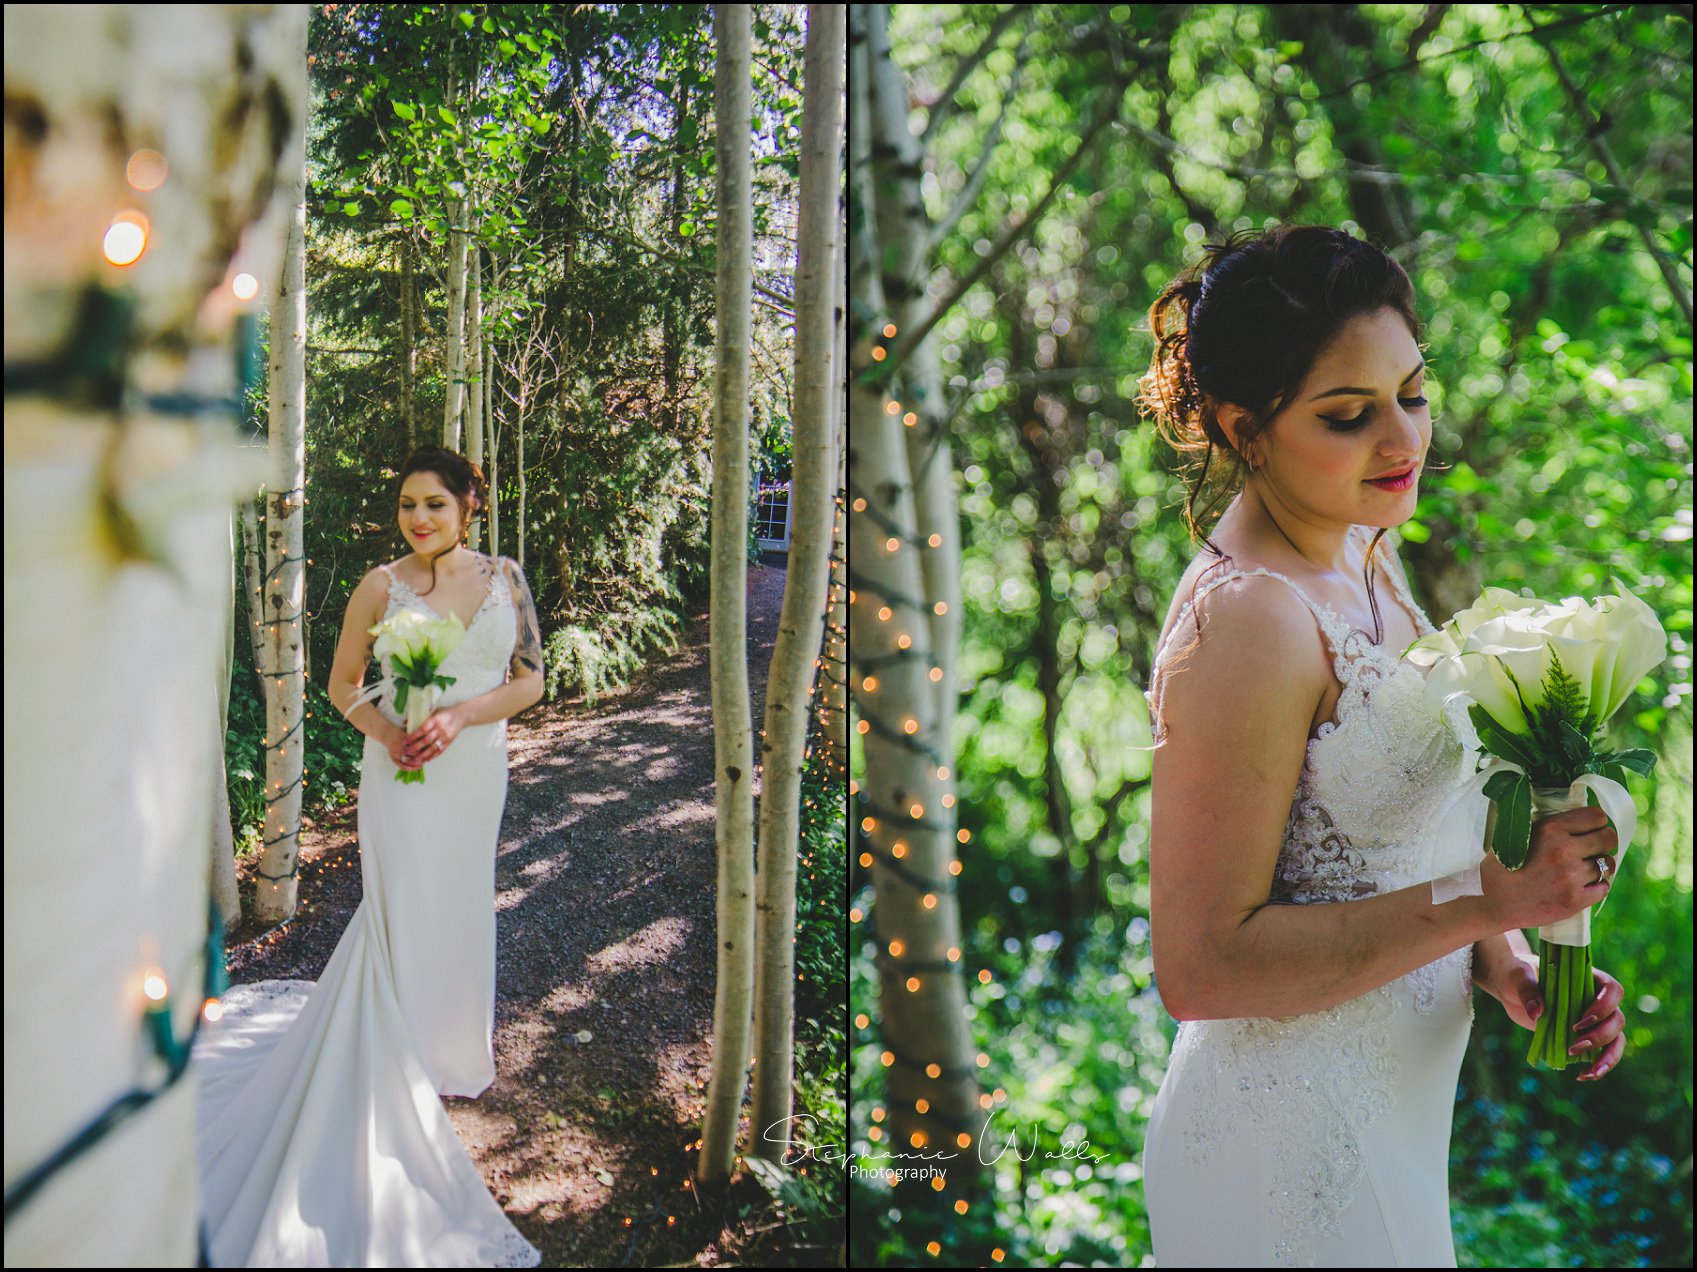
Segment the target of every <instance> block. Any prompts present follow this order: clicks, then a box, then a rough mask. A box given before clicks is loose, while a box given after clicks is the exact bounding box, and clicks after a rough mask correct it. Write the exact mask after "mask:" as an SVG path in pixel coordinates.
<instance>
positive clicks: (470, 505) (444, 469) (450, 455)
mask: <svg viewBox="0 0 1697 1272" xmlns="http://www.w3.org/2000/svg"><path fill="white" fill-rule="evenodd" d="M422 472H428V473H434V474H436V476H437V477H438V478H440V479H441V481H442V484H443V485H444V486H446V487H447V488H448V493H449V494H451V495H453V497H454V500H455V502H456V503H458V504H459V506H460V543H464V542H466V540H467V539H468V538H469V537H470V535H471V523H472V519H473V518H475V517H478V516H481V515H482V513H483V510H484V509H485V508H487V507H488V506H489V482H488V480H487V479H485V477H484V476H483V470H482V469H481V468H479V467H478V466H477V465H476V464H474V463H472V462H471V461H470V460H469V459H467V458H466V457H465V456H464V455H462V454H460V453H459V452H458V451H453V450H449V449H448V448H447V447H445V446H420V447H418V448H417V449H416V450H414V451H413V453H412V454H410V455H408V456H407V460H406V463H404V464H402V465H401V472H400V475H399V476H398V477H397V478H396V479H395V515H396V519H397V520H399V518H400V509H401V487H402V486H404V485H406V481H407V478H408V477H410V476H412V475H413V474H414V473H422ZM454 546H455V547H458V546H459V544H455V545H454ZM451 551H453V548H443V549H442V551H441V552H438V553H436V554H435V556H432V557H430V558H428V560H429V561H430V586H429V587H428V588H426V589H425V590H426V591H427V592H430V591H435V589H436V561H437V558H438V557H441V556H443V555H444V554H446V553H448V552H451Z"/></svg>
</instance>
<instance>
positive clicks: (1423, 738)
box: [1147, 568, 1477, 905]
mask: <svg viewBox="0 0 1697 1272" xmlns="http://www.w3.org/2000/svg"><path fill="white" fill-rule="evenodd" d="M1386 573H1388V574H1390V576H1391V583H1392V587H1393V589H1394V591H1395V593H1396V596H1397V599H1398V600H1400V601H1401V602H1402V604H1403V605H1404V606H1406V607H1407V610H1408V613H1409V616H1410V617H1411V618H1413V619H1414V623H1415V627H1416V630H1418V631H1419V632H1420V633H1421V634H1422V635H1425V634H1428V633H1430V632H1432V631H1433V630H1435V629H1434V628H1433V626H1432V623H1431V621H1430V620H1429V619H1427V617H1426V615H1425V613H1424V612H1423V611H1422V610H1421V609H1420V607H1419V606H1418V605H1416V604H1415V603H1414V598H1413V597H1412V596H1410V595H1409V593H1408V590H1407V588H1406V586H1405V585H1404V582H1403V580H1402V578H1401V577H1400V576H1399V575H1398V574H1397V573H1396V572H1395V571H1387V572H1386ZM1257 575H1263V576H1266V577H1268V578H1274V579H1278V580H1279V581H1281V582H1282V583H1284V584H1286V585H1287V586H1289V587H1290V588H1291V589H1292V590H1293V591H1295V593H1296V594H1297V595H1298V596H1299V597H1301V598H1302V600H1303V603H1304V604H1306V605H1307V606H1308V608H1309V609H1310V610H1311V611H1312V612H1313V614H1314V617H1315V620H1316V621H1317V622H1318V624H1319V627H1320V631H1321V633H1322V635H1323V637H1324V639H1325V642H1326V646H1327V649H1328V650H1329V651H1330V653H1331V655H1332V673H1333V675H1335V676H1336V677H1337V680H1338V683H1339V685H1341V686H1342V690H1343V692H1342V693H1341V694H1340V696H1339V697H1338V703H1337V708H1336V711H1335V712H1334V718H1333V719H1332V720H1330V721H1328V722H1327V723H1325V724H1322V725H1321V726H1320V728H1319V732H1318V736H1316V737H1314V738H1311V739H1310V740H1309V742H1308V749H1307V755H1306V757H1305V758H1304V760H1303V765H1302V771H1301V773H1300V775H1299V777H1298V779H1297V785H1296V791H1295V794H1294V795H1293V797H1292V799H1291V808H1290V816H1289V819H1288V821H1287V822H1286V825H1285V835H1284V843H1283V846H1282V847H1281V849H1280V851H1279V859H1278V866H1277V868H1276V870H1275V873H1274V878H1273V887H1272V893H1271V898H1270V899H1271V901H1272V902H1273V903H1274V904H1298V905H1300V904H1306V903H1308V902H1312V901H1347V900H1351V899H1354V898H1358V897H1366V896H1374V895H1376V894H1378V893H1380V892H1387V891H1395V890H1397V889H1398V888H1405V887H1407V886H1409V884H1411V883H1415V882H1420V881H1423V880H1425V879H1427V878H1429V877H1430V875H1429V874H1428V873H1422V871H1423V869H1424V868H1425V866H1426V865H1427V863H1426V861H1425V860H1423V856H1424V849H1425V848H1426V846H1427V845H1426V844H1425V842H1424V837H1425V835H1426V833H1427V832H1429V831H1430V830H1431V828H1432V826H1433V823H1434V821H1435V819H1436V817H1437V815H1438V812H1439V811H1440V809H1441V808H1442V807H1443V805H1444V802H1445V801H1446V800H1447V799H1448V797H1449V795H1450V794H1451V793H1452V792H1453V790H1454V789H1455V787H1456V785H1458V784H1459V783H1461V782H1463V781H1465V780H1466V779H1467V778H1468V777H1469V776H1471V774H1472V773H1473V772H1474V771H1475V769H1476V768H1477V765H1476V764H1470V763H1469V762H1468V761H1469V758H1470V757H1469V755H1468V753H1467V752H1466V751H1465V750H1464V749H1463V747H1462V744H1461V742H1460V741H1459V740H1458V737H1457V733H1456V729H1455V727H1454V722H1453V721H1451V722H1450V723H1448V724H1440V723H1439V722H1438V721H1436V720H1434V719H1433V718H1432V715H1431V712H1430V710H1429V709H1428V708H1427V706H1426V703H1425V697H1424V695H1425V680H1424V676H1423V673H1422V671H1421V670H1420V669H1419V668H1418V667H1416V666H1414V665H1413V664H1412V663H1409V662H1404V661H1401V660H1400V659H1399V658H1398V656H1397V653H1396V652H1395V651H1392V650H1389V649H1386V648H1385V647H1384V646H1383V645H1375V644H1373V642H1372V640H1371V639H1370V637H1369V635H1368V633H1366V632H1363V631H1361V630H1359V629H1357V628H1355V627H1354V626H1352V625H1351V624H1350V623H1349V622H1348V621H1347V620H1346V619H1344V618H1343V617H1341V616H1340V615H1339V614H1338V613H1337V611H1336V610H1334V609H1333V608H1332V607H1331V606H1330V605H1326V604H1323V603H1321V602H1319V601H1316V600H1314V599H1313V598H1312V597H1310V596H1309V595H1308V593H1307V592H1306V591H1304V590H1303V589H1302V588H1301V587H1299V586H1298V585H1297V584H1296V583H1294V582H1293V581H1292V580H1290V579H1289V578H1287V577H1286V576H1284V575H1283V574H1278V573H1276V572H1274V571H1272V570H1268V569H1264V568H1262V569H1254V570H1232V571H1230V572H1229V573H1226V574H1224V575H1222V576H1220V577H1218V578H1215V579H1210V580H1209V581H1208V583H1207V585H1206V586H1205V587H1203V588H1202V589H1201V590H1200V591H1199V593H1198V595H1197V597H1196V598H1195V599H1196V600H1197V601H1200V600H1201V599H1202V598H1203V597H1205V596H1207V594H1208V593H1209V592H1211V591H1213V590H1214V589H1215V588H1216V587H1220V586H1223V585H1224V584H1226V583H1229V582H1231V581H1232V580H1233V579H1240V578H1249V577H1254V576H1257ZM1192 606H1193V602H1192V601H1188V600H1187V601H1186V602H1185V603H1184V606H1183V608H1182V609H1181V610H1180V611H1179V613H1178V617H1177V619H1176V620H1175V621H1174V623H1173V625H1172V628H1171V630H1170V631H1169V632H1168V634H1167V635H1168V639H1167V640H1166V641H1163V642H1162V645H1161V647H1160V648H1159V649H1158V650H1157V651H1156V654H1155V663H1154V667H1155V670H1154V672H1153V673H1152V674H1151V676H1150V680H1151V682H1152V687H1151V689H1150V690H1149V693H1148V695H1147V697H1148V701H1149V705H1150V718H1151V719H1153V720H1156V721H1157V722H1159V720H1160V712H1159V708H1160V688H1161V686H1160V681H1159V678H1158V673H1159V670H1160V666H1161V661H1162V659H1163V658H1164V657H1165V655H1166V653H1167V649H1168V647H1169V645H1170V644H1171V641H1172V638H1173V637H1174V636H1176V635H1177V634H1178V633H1179V632H1180V630H1181V629H1183V628H1184V627H1185V626H1186V624H1187V622H1188V621H1189V619H1190V615H1191V611H1192ZM1164 735H1165V730H1164V728H1163V727H1161V726H1160V724H1159V723H1157V730H1156V738H1157V741H1159V740H1160V739H1161V738H1162V737H1164Z"/></svg>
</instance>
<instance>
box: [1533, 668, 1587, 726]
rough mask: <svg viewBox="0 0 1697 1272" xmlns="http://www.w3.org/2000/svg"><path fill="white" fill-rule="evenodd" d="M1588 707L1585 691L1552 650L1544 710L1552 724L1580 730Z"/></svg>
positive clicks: (1545, 680) (1545, 676)
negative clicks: (1557, 723)
mask: <svg viewBox="0 0 1697 1272" xmlns="http://www.w3.org/2000/svg"><path fill="white" fill-rule="evenodd" d="M1588 705H1589V704H1588V703H1587V702H1586V700H1585V690H1584V689H1583V688H1581V687H1580V684H1579V682H1578V681H1577V680H1575V679H1574V678H1573V677H1572V676H1570V675H1569V674H1568V671H1567V668H1566V667H1564V666H1562V662H1561V658H1560V657H1559V656H1558V655H1557V654H1556V651H1555V650H1553V649H1552V650H1550V666H1549V670H1547V671H1546V672H1545V673H1544V706H1543V710H1544V711H1545V712H1546V713H1547V714H1548V715H1549V716H1550V718H1551V723H1552V724H1554V723H1555V722H1556V721H1560V722H1562V723H1564V724H1567V725H1568V726H1569V727H1571V728H1573V729H1575V730H1578V729H1579V728H1580V726H1581V724H1582V722H1583V721H1584V719H1585V716H1586V708H1587V707H1588ZM1586 736H1590V735H1589V734H1587V735H1586Z"/></svg>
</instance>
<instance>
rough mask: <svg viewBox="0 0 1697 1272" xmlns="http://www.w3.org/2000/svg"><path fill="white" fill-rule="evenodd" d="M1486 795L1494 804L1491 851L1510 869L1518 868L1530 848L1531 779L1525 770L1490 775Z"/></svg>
mask: <svg viewBox="0 0 1697 1272" xmlns="http://www.w3.org/2000/svg"><path fill="white" fill-rule="evenodd" d="M1485 796H1486V798H1487V799H1490V800H1493V801H1494V802H1495V803H1496V805H1497V809H1496V814H1497V815H1496V828H1495V830H1493V831H1492V833H1491V851H1492V852H1493V853H1495V854H1496V857H1497V860H1498V861H1500V862H1502V863H1503V865H1505V866H1507V867H1508V868H1509V869H1510V870H1518V869H1520V867H1521V866H1523V865H1525V864H1526V854H1527V852H1528V851H1529V850H1530V848H1531V834H1532V782H1531V779H1529V778H1528V777H1527V776H1526V774H1524V773H1496V774H1493V775H1492V776H1491V778H1490V780H1489V781H1487V782H1486V783H1485Z"/></svg>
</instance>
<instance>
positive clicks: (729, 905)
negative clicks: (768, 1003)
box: [696, 4, 754, 1185]
mask: <svg viewBox="0 0 1697 1272" xmlns="http://www.w3.org/2000/svg"><path fill="white" fill-rule="evenodd" d="M750 21H751V19H750V14H749V8H748V6H747V5H743V4H716V5H714V6H713V39H714V45H715V51H716V53H717V62H716V63H715V66H714V72H713V93H714V118H715V120H716V121H717V134H718V135H717V137H716V139H715V150H716V157H717V164H718V166H717V174H718V176H717V185H718V191H717V196H718V215H719V242H718V264H717V270H716V275H717V276H716V278H715V280H714V310H715V314H716V318H717V324H718V340H717V350H716V354H717V358H716V365H715V368H714V411H713V512H712V540H713V546H712V564H711V566H710V570H711V576H712V582H711V591H712V605H711V610H710V619H709V630H710V633H711V634H710V637H709V644H710V646H711V656H710V664H711V673H710V674H711V679H712V694H713V758H714V783H713V788H714V795H715V803H716V811H717V818H716V822H715V827H716V832H717V833H716V835H715V840H716V846H717V849H718V858H719V888H718V941H717V943H716V945H715V948H716V949H717V951H718V982H717V985H716V986H715V989H714V994H713V1073H712V1077H711V1078H710V1080H709V1082H708V1088H707V1105H706V1119H705V1126H704V1128H703V1132H702V1149H701V1158H700V1161H699V1162H698V1164H697V1168H696V1177H697V1178H698V1179H699V1180H700V1181H701V1182H702V1183H703V1184H707V1185H718V1184H722V1183H724V1182H725V1181H726V1180H727V1179H728V1178H729V1176H730V1171H731V1165H732V1157H733V1156H734V1154H735V1152H736V1140H737V1119H738V1114H739V1112H740V1110H741V1107H742V1096H743V1091H744V1090H745V1088H746V1086H747V1081H748V1061H747V1060H745V1059H744V1057H745V1056H748V1054H749V1051H748V1046H749V1032H750V1021H751V1013H752V1007H753V1002H752V993H753V988H754V942H753V937H754V892H753V884H754V877H753V876H754V863H753V856H754V844H753V838H754V835H753V831H754V791H753V782H754V739H753V722H752V720H751V719H750V716H749V709H748V644H747V639H748V591H747V577H748V429H749V408H748V368H749V357H750V353H749V350H750V344H751V341H752V333H753V321H754V311H753V301H754V295H753V285H752V275H751V273H750V268H751V261H752V257H753V252H754V231H753V216H752V212H751V210H750V184H749V168H750V161H749V149H750V146H751V131H750V130H751V118H750V96H751V87H750V81H749V56H750V54H749V44H750V40H749V32H750Z"/></svg>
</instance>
